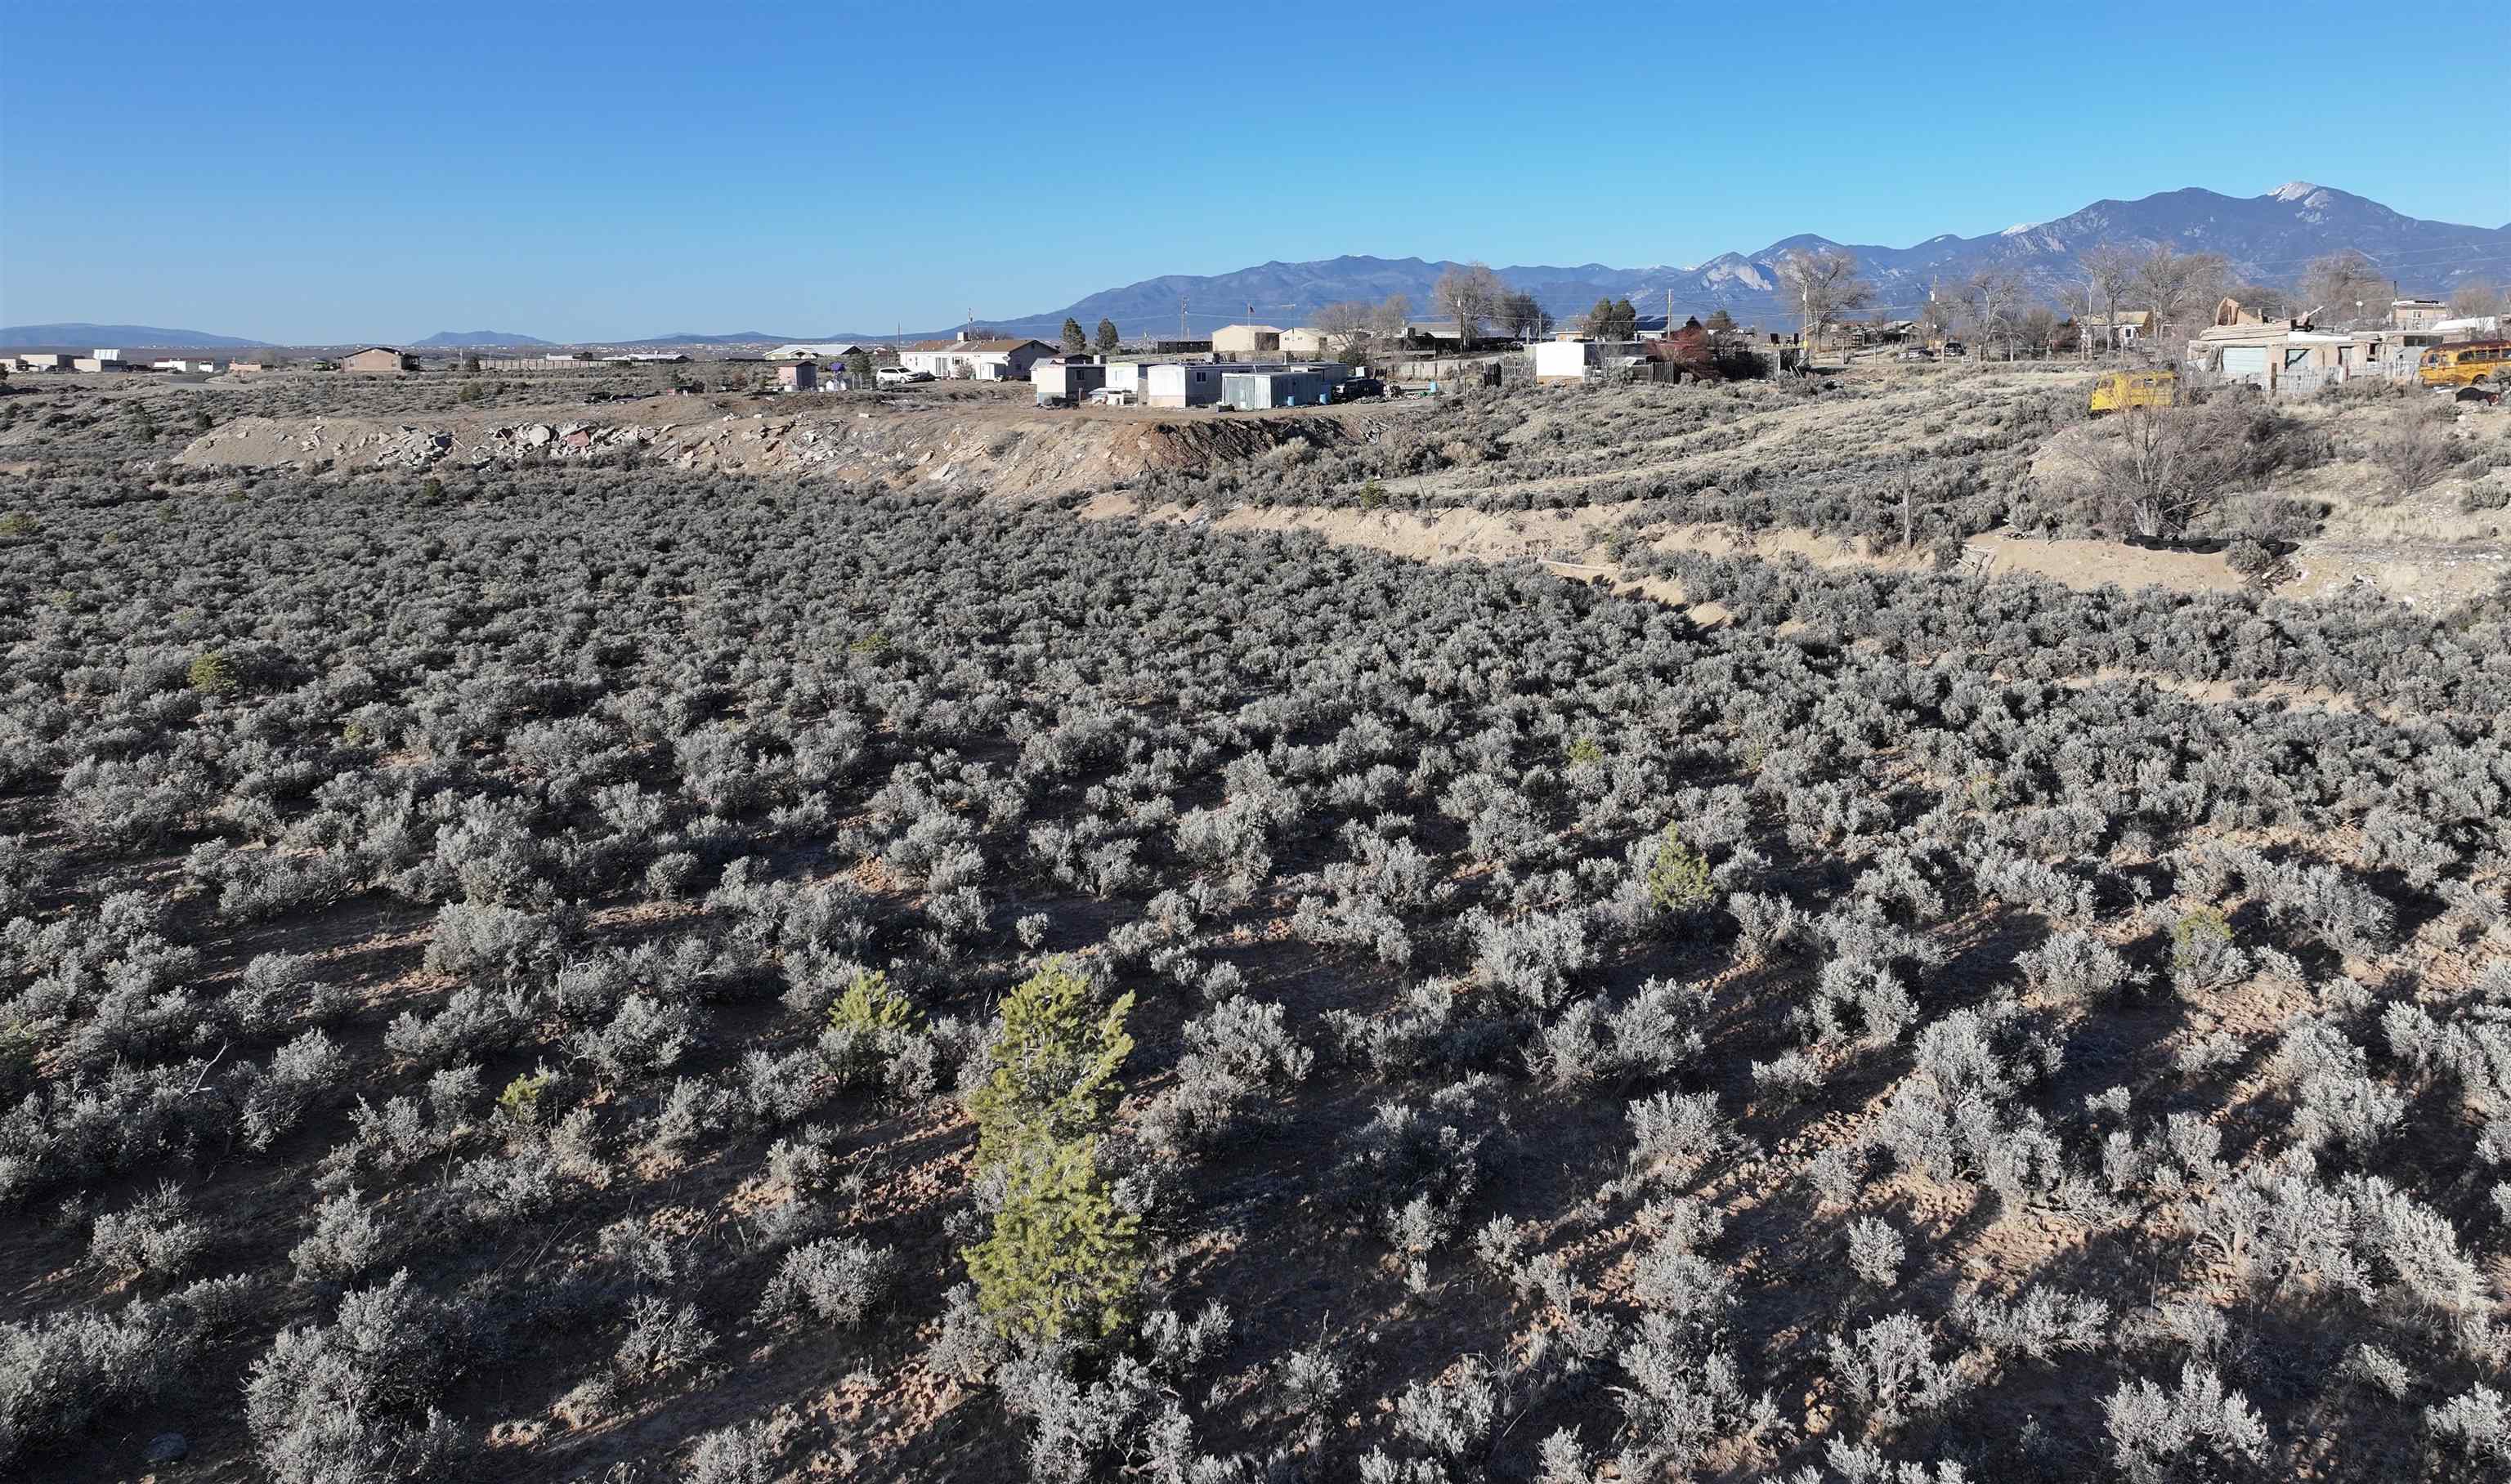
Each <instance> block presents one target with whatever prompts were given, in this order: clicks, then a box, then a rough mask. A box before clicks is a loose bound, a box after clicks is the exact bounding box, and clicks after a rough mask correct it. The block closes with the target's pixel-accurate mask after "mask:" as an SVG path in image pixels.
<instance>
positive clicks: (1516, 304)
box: [1499, 289, 1552, 340]
mask: <svg viewBox="0 0 2511 1484" xmlns="http://www.w3.org/2000/svg"><path fill="white" fill-rule="evenodd" d="M1499 323H1500V327H1501V328H1502V329H1505V330H1507V331H1508V332H1509V334H1510V335H1511V336H1513V337H1515V338H1516V339H1519V340H1531V339H1533V338H1535V337H1536V336H1537V335H1541V334H1543V333H1545V332H1547V331H1549V330H1550V329H1551V328H1552V316H1550V315H1549V314H1546V313H1545V312H1544V309H1543V303H1542V301H1541V300H1539V299H1537V298H1535V296H1534V295H1532V294H1530V293H1527V292H1526V291H1525V290H1523V289H1520V290H1518V291H1517V292H1514V293H1511V294H1509V295H1508V296H1507V297H1505V298H1503V299H1501V300H1500V305H1499Z"/></svg>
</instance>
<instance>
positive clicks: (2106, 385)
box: [2092, 371, 2180, 417]
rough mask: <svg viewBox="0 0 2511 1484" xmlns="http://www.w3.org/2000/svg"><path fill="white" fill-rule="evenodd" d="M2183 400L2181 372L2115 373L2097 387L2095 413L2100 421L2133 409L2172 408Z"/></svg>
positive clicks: (2095, 386)
mask: <svg viewBox="0 0 2511 1484" xmlns="http://www.w3.org/2000/svg"><path fill="white" fill-rule="evenodd" d="M2179 400H2180V373H2179V372H2177V371H2112V372H2111V373H2110V374H2108V375H2107V376H2105V377H2103V378H2102V379H2101V380H2099V381H2097V382H2094V383H2093V398H2092V413H2093V416H2095V417H2099V416H2101V415H2102V414H2103V413H2105V412H2125V411H2126V410H2127V409H2128V408H2130V407H2168V406H2172V405H2174V404H2176V403H2177V402H2178V401H2179Z"/></svg>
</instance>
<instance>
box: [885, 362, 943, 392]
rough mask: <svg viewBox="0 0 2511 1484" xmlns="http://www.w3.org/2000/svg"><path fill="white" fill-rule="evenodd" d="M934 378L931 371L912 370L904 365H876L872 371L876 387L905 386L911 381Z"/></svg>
mask: <svg viewBox="0 0 2511 1484" xmlns="http://www.w3.org/2000/svg"><path fill="white" fill-rule="evenodd" d="M932 379H933V373H932V372H931V371H910V370H908V368H907V367H905V366H903V365H884V366H874V367H873V368H872V373H871V381H872V385H873V386H876V387H903V386H906V385H908V383H909V382H917V381H931V380H932Z"/></svg>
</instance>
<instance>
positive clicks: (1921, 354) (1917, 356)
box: [1892, 348, 1936, 361]
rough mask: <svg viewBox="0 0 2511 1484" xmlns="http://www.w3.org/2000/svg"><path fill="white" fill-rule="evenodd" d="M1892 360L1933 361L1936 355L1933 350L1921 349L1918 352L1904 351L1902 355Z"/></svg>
mask: <svg viewBox="0 0 2511 1484" xmlns="http://www.w3.org/2000/svg"><path fill="white" fill-rule="evenodd" d="M1892 359H1893V360H1895V361H1933V360H1935V359H1936V353H1935V352H1933V351H1931V350H1926V349H1924V348H1920V349H1917V350H1909V351H1903V352H1902V353H1901V354H1900V355H1898V356H1895V357H1893V358H1892Z"/></svg>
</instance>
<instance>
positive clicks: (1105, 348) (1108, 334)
mask: <svg viewBox="0 0 2511 1484" xmlns="http://www.w3.org/2000/svg"><path fill="white" fill-rule="evenodd" d="M1124 343H1125V340H1124V337H1123V336H1122V335H1119V334H1117V333H1116V322H1115V321H1113V320H1107V319H1101V321H1100V322H1099V354H1100V355H1101V356H1113V355H1114V354H1116V348H1117V347H1118V346H1120V345H1122V344H1124Z"/></svg>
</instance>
